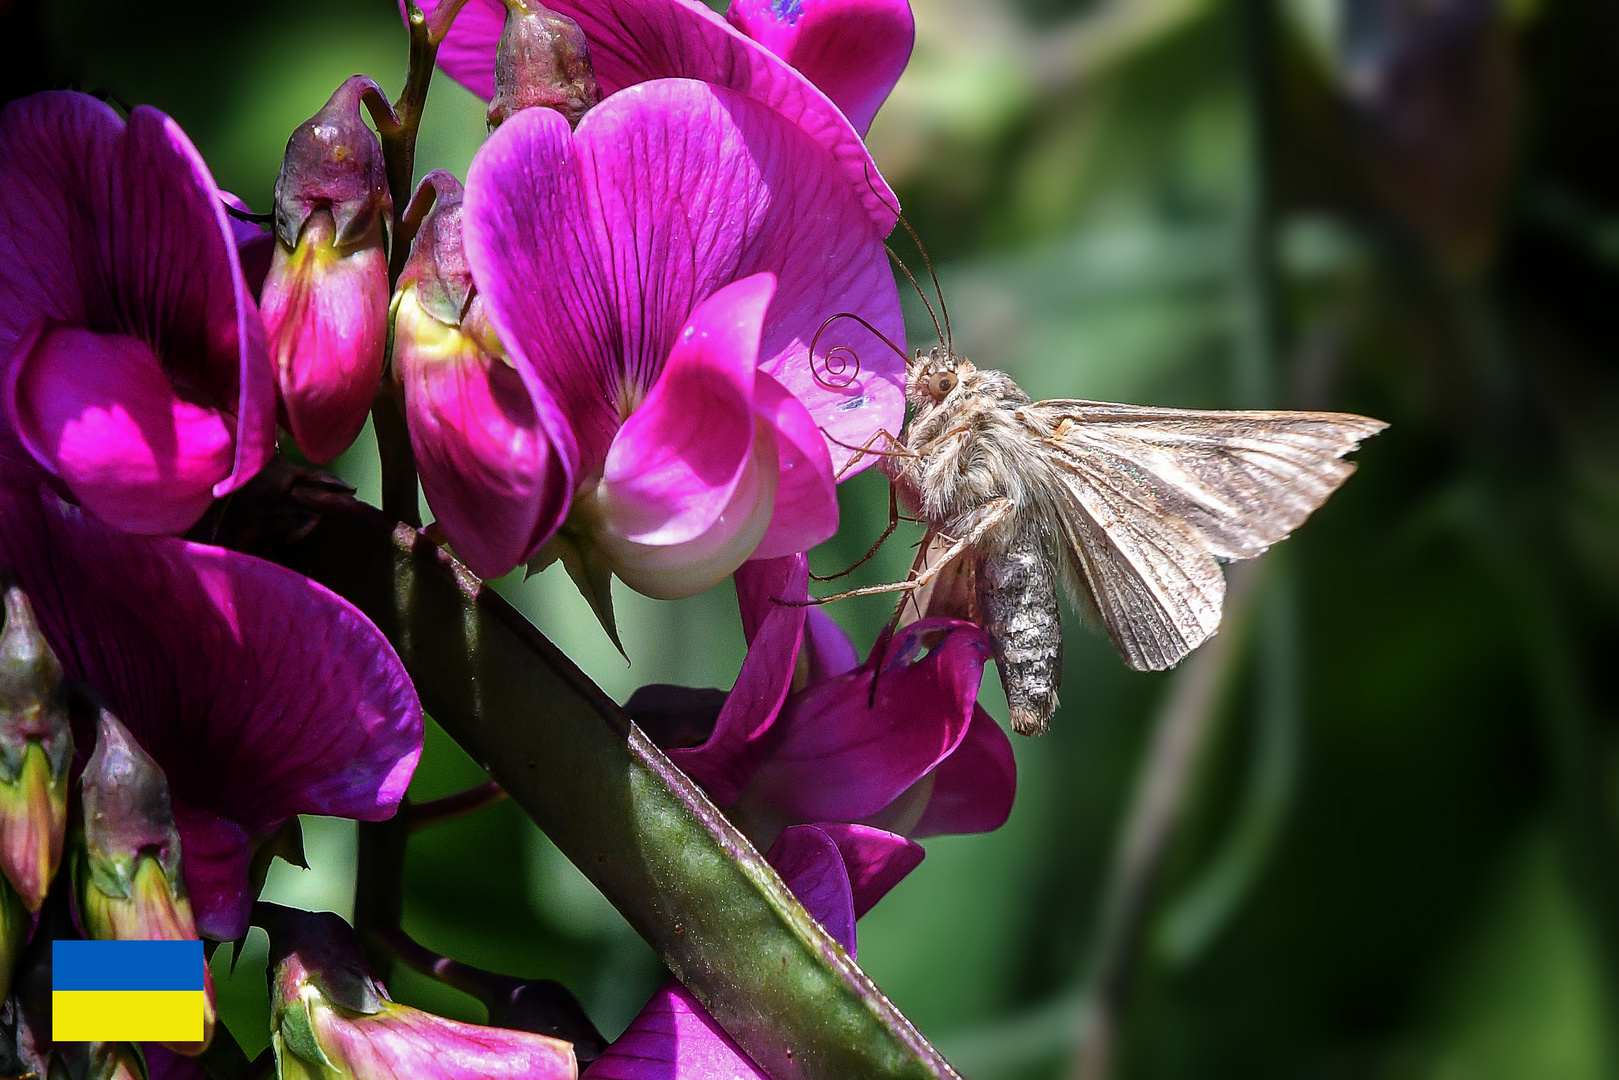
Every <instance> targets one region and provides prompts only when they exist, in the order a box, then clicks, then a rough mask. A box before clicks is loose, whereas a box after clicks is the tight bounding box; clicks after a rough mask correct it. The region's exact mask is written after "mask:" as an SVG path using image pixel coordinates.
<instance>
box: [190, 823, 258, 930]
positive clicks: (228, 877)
mask: <svg viewBox="0 0 1619 1080" xmlns="http://www.w3.org/2000/svg"><path fill="white" fill-rule="evenodd" d="M174 820H175V824H177V825H178V826H179V827H180V853H181V857H182V863H181V865H182V867H183V868H184V870H185V881H186V890H187V891H188V892H189V893H190V894H191V907H192V912H193V914H195V915H196V918H197V932H198V933H199V934H201V935H202V936H203V937H206V938H214V939H216V940H220V941H224V940H227V939H230V938H234V937H237V936H238V934H239V933H240V928H241V927H244V926H246V925H247V921H248V916H249V915H250V914H251V912H252V908H253V900H254V896H253V893H252V891H251V888H250V883H249V881H248V866H249V864H250V863H251V862H252V861H253V839H252V837H250V836H248V834H247V831H246V830H245V829H243V828H242V827H241V826H240V825H238V824H236V822H234V821H228V820H226V819H225V818H222V817H220V816H219V815H218V814H212V813H209V812H208V811H206V810H197V809H194V808H193V807H190V806H188V805H186V804H185V803H182V802H179V801H176V802H175V803H174Z"/></svg>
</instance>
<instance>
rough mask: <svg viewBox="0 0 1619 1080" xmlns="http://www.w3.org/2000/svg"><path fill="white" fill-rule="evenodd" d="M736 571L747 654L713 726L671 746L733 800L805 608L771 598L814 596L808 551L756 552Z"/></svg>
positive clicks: (777, 693)
mask: <svg viewBox="0 0 1619 1080" xmlns="http://www.w3.org/2000/svg"><path fill="white" fill-rule="evenodd" d="M735 576H736V592H737V603H738V606H740V607H741V609H742V627H743V632H744V634H745V635H746V637H747V639H748V655H747V657H746V658H745V659H744V660H743V661H742V670H741V671H740V672H738V673H737V677H736V685H735V686H733V687H732V688H731V692H730V694H729V695H727V697H726V699H725V705H724V707H723V708H721V709H720V715H719V719H718V721H716V722H715V724H714V732H713V734H712V735H710V736H709V737H708V739H707V740H705V741H704V742H703V744H702V745H701V746H694V747H690V748H687V749H679V748H677V749H671V750H669V751H668V754H669V757H670V758H671V759H672V760H673V761H674V763H675V764H676V765H679V766H680V767H681V768H682V769H684V770H685V771H686V772H687V773H688V774H689V775H690V776H691V777H692V779H694V780H696V781H697V782H698V783H699V784H701V785H703V787H704V788H706V789H707V790H708V793H709V795H710V796H711V797H712V798H713V799H714V801H715V802H717V803H719V804H720V805H721V806H727V805H729V804H730V803H732V802H734V801H735V800H736V797H737V795H738V794H739V793H740V792H741V791H742V788H743V787H744V786H745V785H746V784H747V782H748V779H749V777H751V776H752V775H753V770H754V768H755V766H756V765H757V764H758V761H759V759H760V757H762V756H763V755H764V753H765V751H766V750H767V748H768V740H767V736H768V735H769V732H770V728H771V725H772V724H773V723H774V722H775V720H776V714H777V713H778V712H779V711H780V709H781V704H782V701H783V700H785V699H786V697H787V691H788V689H789V687H790V686H791V685H792V679H793V666H794V663H795V661H796V659H797V657H798V643H799V640H800V638H801V637H802V636H803V633H804V611H805V609H804V608H802V607H794V606H792V605H789V604H778V603H775V602H774V599H775V598H777V597H780V598H782V599H787V600H804V599H806V598H807V597H808V596H809V563H808V561H807V560H806V559H805V558H804V556H803V555H791V556H788V557H786V558H782V559H768V560H755V561H753V562H748V563H743V564H742V566H741V568H740V569H738V570H737V572H736V575H735Z"/></svg>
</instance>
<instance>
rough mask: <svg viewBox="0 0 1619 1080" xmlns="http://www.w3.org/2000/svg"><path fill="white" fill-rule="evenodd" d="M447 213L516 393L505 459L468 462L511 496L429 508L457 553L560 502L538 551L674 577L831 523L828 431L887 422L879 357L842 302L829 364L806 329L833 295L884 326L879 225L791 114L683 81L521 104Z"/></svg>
mask: <svg viewBox="0 0 1619 1080" xmlns="http://www.w3.org/2000/svg"><path fill="white" fill-rule="evenodd" d="M461 229H462V236H463V238H464V242H465V262H466V265H467V267H468V268H469V270H470V274H471V277H472V279H473V283H474V285H475V288H476V294H477V297H478V300H479V302H480V303H481V310H480V317H481V318H482V319H483V320H486V321H487V327H488V330H489V331H491V332H490V333H480V334H477V335H474V336H475V338H476V339H477V340H480V341H483V342H485V344H486V345H487V344H489V343H493V344H495V345H496V346H497V347H498V350H499V355H500V357H501V363H503V364H505V365H507V366H509V368H510V369H511V370H512V371H514V372H515V374H516V376H517V377H518V379H519V380H520V381H521V384H522V387H523V389H524V390H525V391H526V398H527V401H526V402H523V403H521V404H523V405H525V408H524V409H523V410H522V411H518V410H514V409H510V408H507V409H505V410H504V411H503V414H502V415H503V416H504V417H506V418H507V419H508V420H510V421H511V423H512V425H513V426H514V427H515V428H517V429H520V431H521V433H522V435H523V438H522V441H521V442H520V443H518V442H513V443H512V444H511V445H512V446H513V447H519V446H520V447H521V449H522V451H523V452H522V453H521V454H511V455H509V461H510V464H509V466H508V469H509V474H508V475H501V474H498V473H494V472H492V470H491V469H490V468H489V466H488V459H487V458H485V459H482V460H480V461H479V462H477V463H476V465H475V467H474V468H472V469H469V470H467V471H468V472H470V473H472V474H474V475H478V476H485V477H487V476H491V475H493V476H495V478H496V480H497V482H493V483H486V485H485V486H486V489H487V491H488V492H489V494H490V496H491V497H493V498H494V499H496V500H500V499H505V500H507V501H506V502H505V503H502V502H499V501H496V502H495V503H493V504H490V503H488V502H482V506H483V510H482V511H481V513H480V514H479V515H478V516H477V518H476V520H467V521H464V522H463V521H459V520H451V519H449V518H446V519H445V520H444V527H445V531H446V533H447V534H448V536H449V537H450V540H451V542H452V543H454V544H455V545H456V546H457V549H458V550H460V549H461V548H462V547H463V546H469V545H467V544H466V542H465V541H464V539H463V538H468V537H469V534H470V533H472V532H473V531H474V530H477V529H482V530H483V535H481V536H479V537H477V538H476V539H475V540H472V545H475V546H477V547H478V548H480V549H482V552H483V554H482V559H483V561H484V562H485V566H483V567H476V568H477V569H480V570H482V571H483V572H484V573H486V574H487V573H490V572H498V571H502V570H504V569H508V568H510V567H511V566H512V565H513V564H515V563H516V562H518V561H520V560H524V559H527V558H530V557H532V556H533V555H534V553H535V550H536V548H537V547H538V545H539V544H540V543H541V542H543V541H544V540H545V539H546V538H547V537H549V536H551V535H552V534H553V533H555V532H556V531H557V529H558V527H559V526H562V525H563V522H564V520H566V526H565V527H563V528H562V532H561V535H560V536H558V547H560V548H562V549H563V550H557V548H553V549H552V551H551V552H550V553H549V554H550V555H554V556H560V557H562V558H564V559H569V558H570V557H572V558H573V559H576V560H579V561H583V562H587V563H590V562H594V564H595V565H597V566H602V565H605V566H606V567H607V568H609V569H611V570H612V571H613V572H615V573H617V574H618V576H619V577H621V578H622V579H623V580H625V581H626V582H627V583H629V584H630V585H631V586H633V587H634V588H636V589H638V590H640V591H642V592H645V593H647V594H649V595H653V596H660V597H674V596H683V595H689V594H691V593H693V592H697V591H700V590H702V589H704V588H707V587H709V586H710V585H712V584H714V583H715V582H717V581H719V580H720V579H722V578H723V577H724V576H725V575H726V574H728V573H730V572H731V571H732V570H734V569H735V568H736V567H737V566H738V565H740V564H741V563H742V562H743V560H745V559H748V558H750V557H756V558H774V557H777V556H781V555H785V554H787V553H790V552H795V551H803V550H805V549H806V548H808V547H810V546H813V545H814V544H816V543H819V542H820V541H822V540H824V539H826V538H827V537H828V536H830V535H831V534H832V533H833V532H834V531H835V530H836V527H837V503H836V495H835V490H834V475H835V474H834V466H833V462H834V460H838V461H845V460H847V458H848V456H849V452H848V451H847V450H845V449H843V448H840V447H836V444H835V443H834V444H833V448H834V449H836V451H837V452H836V453H835V454H834V453H833V452H831V450H829V444H828V437H830V438H832V439H835V440H837V441H838V442H844V443H853V444H859V443H861V442H864V441H865V440H866V439H868V438H869V437H870V436H871V434H872V433H873V432H874V431H875V430H876V429H877V428H878V427H887V428H889V429H890V430H893V429H894V427H895V426H896V425H897V423H898V421H899V419H900V417H901V415H902V409H903V403H902V401H901V400H900V398H899V397H898V396H897V395H896V389H897V379H898V376H899V365H898V359H897V358H896V357H893V356H892V354H887V353H886V352H885V349H884V347H883V346H882V345H880V344H878V343H877V342H876V339H875V338H873V337H872V336H871V335H870V334H868V333H867V332H866V331H864V330H862V329H860V328H859V327H858V326H856V325H855V324H854V323H852V322H847V321H845V322H843V323H840V324H838V326H839V327H840V332H839V333H838V334H836V335H834V334H832V333H828V334H827V336H826V340H824V341H823V342H822V343H821V346H820V348H821V349H822V350H826V349H828V348H830V347H831V346H832V343H833V341H834V339H835V341H836V343H837V344H839V345H849V344H850V343H851V342H854V343H855V344H854V347H855V348H856V349H857V350H858V351H859V355H860V356H861V358H862V362H863V365H864V366H863V368H862V370H861V371H860V372H859V373H858V374H857V375H856V376H855V377H854V378H852V379H849V380H846V384H845V383H844V382H843V381H840V383H839V384H837V385H833V384H830V383H829V382H828V380H827V379H826V378H825V377H824V375H823V372H824V371H825V367H824V364H825V362H826V361H825V352H824V351H823V352H822V353H821V355H820V356H819V357H818V358H817V359H816V361H815V364H816V365H817V366H816V367H815V368H814V369H813V370H812V364H811V358H810V356H809V348H808V347H809V345H810V343H811V340H812V338H813V337H814V335H815V332H816V330H817V329H818V328H819V327H820V326H821V324H822V323H823V322H825V321H826V319H827V318H828V317H830V316H832V315H834V314H837V313H840V312H854V313H856V314H859V315H861V316H862V317H864V318H865V319H867V320H868V321H869V322H871V323H872V324H873V325H874V326H876V327H878V329H879V330H880V331H881V332H883V333H885V334H888V335H889V336H891V337H895V338H897V337H899V336H900V334H901V331H902V326H901V319H900V311H899V302H898V295H897V292H896V290H895V288H894V282H893V276H892V274H891V273H890V271H889V270H888V267H887V263H886V256H885V253H884V251H883V247H882V236H881V233H880V232H879V230H878V228H877V226H876V225H875V224H874V223H873V222H872V220H871V217H870V215H869V214H868V213H867V212H866V210H865V209H864V207H863V206H862V204H861V202H860V200H859V199H858V198H857V197H856V194H855V192H854V191H853V189H851V188H850V186H849V185H848V184H847V183H846V182H845V181H844V178H843V177H842V176H841V175H840V174H839V173H838V171H837V167H836V165H835V163H834V162H833V161H832V159H831V158H830V157H829V156H828V155H827V154H826V153H825V152H824V151H823V150H822V148H821V147H819V146H818V145H817V144H816V143H815V142H814V141H813V140H812V139H811V138H810V137H809V136H808V135H806V134H805V132H804V131H803V129H801V128H800V127H798V126H797V125H795V124H793V123H791V122H789V121H788V120H786V119H785V118H784V117H783V116H782V115H781V114H780V113H779V112H776V111H774V110H772V109H769V108H767V107H765V106H763V105H760V104H758V103H756V102H755V101H753V100H750V99H749V98H747V97H744V96H742V95H740V94H737V93H735V92H733V91H729V90H725V89H722V88H720V87H716V86H712V85H705V84H702V83H698V82H693V81H690V80H684V79H664V80H659V81H655V82H648V83H642V84H640V85H637V86H634V87H631V88H630V89H628V90H623V91H620V92H619V93H617V94H615V95H613V96H612V97H610V98H608V99H607V100H605V101H604V102H602V104H601V105H599V106H597V107H596V108H594V109H592V110H590V112H588V113H587V114H586V115H585V117H584V119H583V120H582V121H581V122H580V124H579V127H578V129H577V130H576V131H570V130H569V128H568V125H567V122H566V121H565V120H564V119H563V118H562V117H561V116H559V115H558V114H556V113H555V112H553V111H551V110H549V109H527V110H524V111H522V112H519V113H517V114H516V115H515V116H513V117H512V118H511V119H509V120H507V121H506V122H505V123H504V124H503V125H502V126H501V127H500V128H499V129H498V130H497V131H496V132H495V133H494V134H493V135H492V136H491V137H490V139H489V142H488V143H486V144H485V146H484V147H483V149H482V150H481V151H479V154H478V156H477V158H476V159H475V160H474V161H473V164H472V169H471V171H470V173H469V175H468V177H467V186H466V191H465V196H464V203H463V205H462V208H461ZM536 282H544V283H545V287H543V288H536V287H534V283H536ZM469 310H470V309H469ZM846 327H853V329H852V330H843V329H841V328H846ZM885 355H886V356H887V359H886V360H885V359H884V357H885ZM490 370H495V369H490ZM508 381H509V380H508ZM491 385H493V384H491ZM440 411H441V412H442V411H443V410H442V409H441V410H440ZM469 426H470V425H469ZM485 430H488V428H487V425H485ZM469 441H472V440H469ZM540 448H543V452H539V451H540ZM547 471H560V472H561V473H562V474H563V475H564V476H565V477H566V480H567V482H566V483H565V484H564V485H561V486H560V488H559V487H558V485H556V484H554V483H543V482H541V481H540V480H539V478H540V477H542V476H543V475H545V474H546V472H547ZM533 492H539V493H540V494H539V497H538V498H536V497H535V496H534V495H533V494H531V493H533ZM570 499H571V504H570ZM468 504H469V505H471V501H470V500H469V501H468ZM435 510H437V507H435ZM565 515H566V517H565ZM491 519H493V520H494V521H497V522H508V521H512V522H518V523H520V524H521V527H520V528H514V529H511V530H510V531H509V532H506V533H504V534H503V535H491V534H490V529H489V522H490V520H491ZM575 569H576V567H575V566H570V570H575ZM576 576H577V571H576Z"/></svg>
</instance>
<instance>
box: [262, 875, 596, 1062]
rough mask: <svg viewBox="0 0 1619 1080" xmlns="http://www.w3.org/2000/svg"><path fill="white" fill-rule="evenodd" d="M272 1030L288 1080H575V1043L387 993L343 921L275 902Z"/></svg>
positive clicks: (271, 938) (271, 951)
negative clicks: (457, 1016) (465, 1018)
mask: <svg viewBox="0 0 1619 1080" xmlns="http://www.w3.org/2000/svg"><path fill="white" fill-rule="evenodd" d="M265 907H266V909H268V910H269V911H271V912H273V915H272V917H271V918H269V919H268V920H266V921H268V922H269V924H270V925H269V926H268V927H267V929H268V931H269V933H270V970H271V975H270V1009H271V1016H270V1034H271V1045H272V1046H273V1047H274V1048H275V1057H276V1067H277V1070H278V1075H279V1076H280V1077H282V1080H395V1078H398V1077H411V1078H412V1080H462V1078H466V1080H472V1078H474V1077H478V1078H491V1080H500V1078H504V1077H524V1078H531V1080H551V1078H558V1080H573V1078H574V1077H575V1076H576V1075H577V1074H578V1067H577V1065H576V1064H575V1062H574V1056H573V1046H572V1044H571V1043H568V1042H565V1041H563V1040H561V1039H553V1038H549V1037H548V1036H545V1035H536V1034H533V1033H531V1032H526V1031H510V1030H507V1029H504V1028H493V1027H484V1026H482V1025H479V1024H467V1023H462V1022H460V1021H457V1020H446V1019H445V1018H443V1017H441V1016H434V1015H433V1014H431V1013H426V1012H422V1011H421V1010H420V1009H413V1008H411V1007H410V1006H408V1005H400V1004H397V1003H395V1002H393V1001H390V1000H389V999H388V994H387V991H386V990H384V988H383V987H382V984H381V983H380V982H378V981H377V979H376V976H374V975H373V974H372V973H371V970H370V968H369V967H368V966H367V964H366V962H365V957H364V954H362V953H361V951H360V945H359V942H358V941H357V940H356V939H355V937H354V932H353V931H352V930H351V929H349V926H348V924H347V923H345V922H344V921H343V920H342V919H341V918H339V917H338V916H336V915H333V914H332V913H330V912H307V911H294V910H292V909H290V908H273V907H271V906H270V905H265Z"/></svg>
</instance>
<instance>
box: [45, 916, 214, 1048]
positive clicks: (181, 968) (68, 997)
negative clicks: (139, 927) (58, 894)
mask: <svg viewBox="0 0 1619 1080" xmlns="http://www.w3.org/2000/svg"><path fill="white" fill-rule="evenodd" d="M202 974H203V957H202V942H200V941H53V942H52V943H51V1038H52V1039H53V1040H54V1041H56V1042H169V1043H175V1042H201V1041H202V1028H203V1024H202V1019H203V1008H204V1003H203V989H202Z"/></svg>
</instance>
